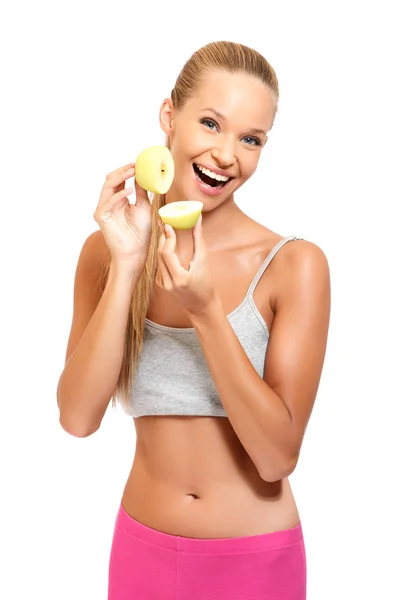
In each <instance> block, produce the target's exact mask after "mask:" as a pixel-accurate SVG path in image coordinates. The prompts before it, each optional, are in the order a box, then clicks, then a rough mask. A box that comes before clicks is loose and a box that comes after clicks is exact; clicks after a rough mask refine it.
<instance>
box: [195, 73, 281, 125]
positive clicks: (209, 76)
mask: <svg viewBox="0 0 400 600" xmlns="http://www.w3.org/2000/svg"><path fill="white" fill-rule="evenodd" d="M187 108H188V109H189V110H196V111H197V110H203V109H204V108H213V109H214V110H216V111H218V112H219V113H221V114H222V115H224V116H225V117H226V119H227V120H242V121H243V120H245V121H246V123H247V126H252V127H260V128H262V129H265V130H267V129H269V125H270V123H271V121H272V118H273V110H274V102H273V99H272V96H271V92H270V91H269V90H268V88H267V87H266V85H265V84H264V83H263V82H262V81H260V80H259V79H258V78H257V77H254V76H252V75H248V74H247V73H227V72H225V71H219V72H212V73H206V74H205V75H204V77H203V78H202V80H201V84H200V86H199V87H198V88H197V89H196V93H195V94H194V95H193V96H192V97H191V98H190V99H189V100H188V102H187ZM249 121H251V123H250V122H249ZM253 121H254V122H253Z"/></svg>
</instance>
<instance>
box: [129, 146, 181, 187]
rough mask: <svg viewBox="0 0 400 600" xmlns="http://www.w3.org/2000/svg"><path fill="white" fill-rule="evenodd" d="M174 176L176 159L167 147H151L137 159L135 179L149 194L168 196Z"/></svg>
mask: <svg viewBox="0 0 400 600" xmlns="http://www.w3.org/2000/svg"><path fill="white" fill-rule="evenodd" d="M174 175H175V165H174V159H173V157H172V154H171V151H170V150H169V148H167V147H166V146H150V147H149V148H145V149H144V150H142V152H140V154H139V155H138V157H137V158H136V162H135V179H136V181H137V182H138V184H139V185H140V187H142V188H143V189H144V190H147V191H148V192H153V193H154V194H166V193H167V192H168V190H169V188H170V187H171V185H172V182H173V179H174Z"/></svg>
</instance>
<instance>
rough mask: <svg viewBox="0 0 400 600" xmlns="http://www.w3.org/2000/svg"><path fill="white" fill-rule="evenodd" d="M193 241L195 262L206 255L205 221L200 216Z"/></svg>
mask: <svg viewBox="0 0 400 600" xmlns="http://www.w3.org/2000/svg"><path fill="white" fill-rule="evenodd" d="M193 240H194V253H193V254H194V256H193V259H194V260H195V259H196V257H197V256H201V255H202V253H204V248H205V244H204V237H203V219H202V215H201V214H200V217H199V220H198V221H197V223H196V225H195V226H194V227H193Z"/></svg>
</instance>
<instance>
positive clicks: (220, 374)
mask: <svg viewBox="0 0 400 600" xmlns="http://www.w3.org/2000/svg"><path fill="white" fill-rule="evenodd" d="M295 244H296V246H297V247H296V248H295V250H296V251H295V252H293V264H292V267H291V269H290V276H289V277H286V278H285V282H284V284H283V285H282V289H280V293H279V295H278V297H277V299H276V304H275V307H274V312H275V316H274V320H273V325H272V328H271V332H270V338H269V342H268V348H267V355H266V361H265V371H264V373H265V374H264V379H262V378H261V377H260V376H259V375H258V373H257V372H256V370H255V369H254V367H253V365H252V364H251V362H250V360H249V358H248V357H247V354H246V353H245V351H244V349H243V347H242V346H241V344H240V342H239V340H238V338H237V337H236V334H235V332H234V330H233V329H232V327H231V324H230V322H229V320H228V319H227V317H226V316H225V314H224V310H223V308H222V305H221V302H220V301H219V299H218V298H217V299H215V300H214V302H213V303H212V304H211V305H209V306H208V309H207V310H206V311H204V312H203V313H202V314H192V315H191V320H192V324H193V327H194V328H195V329H196V332H197V335H198V338H199V341H200V344H201V346H202V349H203V353H204V356H205V359H206V361H207V364H208V367H209V370H210V373H211V375H212V377H213V380H214V383H215V386H216V389H217V392H218V394H219V397H220V400H221V403H222V405H223V407H224V409H225V412H226V414H227V416H228V418H229V421H230V423H231V425H232V427H233V428H234V430H235V432H236V434H237V436H238V438H239V440H240V441H241V443H242V444H243V446H244V448H245V450H246V451H247V453H248V454H249V456H250V458H251V459H252V460H253V462H254V464H255V466H256V467H257V470H258V471H259V473H260V476H261V477H262V478H263V479H264V480H265V481H277V480H280V479H282V478H283V477H287V476H288V475H290V474H291V473H292V472H293V471H294V469H295V467H296V464H297V461H298V458H299V454H300V448H301V445H302V441H303V437H304V433H305V430H306V427H307V423H308V421H309V418H310V415H311V411H312V409H313V405H314V401H315V398H316V395H317V390H318V386H319V382H320V377H321V373H322V368H323V364H324V359H325V352H326V344H327V337H328V328H329V319H330V275H329V266H328V262H327V260H326V257H325V254H324V253H323V252H322V250H321V249H320V248H319V247H318V246H316V245H314V244H312V243H310V242H305V241H301V242H295Z"/></svg>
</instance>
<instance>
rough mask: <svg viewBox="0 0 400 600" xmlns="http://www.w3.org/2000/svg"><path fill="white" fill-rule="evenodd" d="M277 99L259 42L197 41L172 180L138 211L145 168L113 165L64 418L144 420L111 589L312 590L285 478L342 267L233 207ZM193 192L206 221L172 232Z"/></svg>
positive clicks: (76, 327) (79, 281)
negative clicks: (166, 216)
mask: <svg viewBox="0 0 400 600" xmlns="http://www.w3.org/2000/svg"><path fill="white" fill-rule="evenodd" d="M278 98H279V89H278V82H277V78H276V75H275V72H274V70H273V69H272V67H271V66H270V65H269V64H268V62H267V61H266V60H265V59H264V58H263V57H262V56H260V55H259V54H258V53H257V52H256V51H255V50H252V49H250V48H248V47H245V46H243V45H239V44H234V43H228V42H217V43H211V44H208V45H207V46H205V47H203V48H201V49H200V50H198V51H197V52H195V53H194V55H193V56H192V57H191V58H190V59H189V60H188V62H187V63H186V64H185V66H184V67H183V69H182V71H181V73H180V75H179V77H178V79H177V81H176V84H175V87H174V89H173V91H172V94H171V98H167V99H165V100H164V102H163V103H162V105H161V109H160V125H161V128H162V130H163V131H164V133H165V134H166V137H167V146H168V147H169V148H170V150H171V153H172V155H173V158H174V161H175V177H174V181H173V183H172V186H171V188H170V190H169V191H168V192H167V194H166V195H165V196H155V197H154V198H153V199H152V203H150V201H149V197H148V194H147V192H146V191H145V190H143V189H142V188H140V187H139V185H138V184H137V182H136V181H135V193H136V204H135V205H133V204H130V203H129V201H128V199H127V196H129V195H130V193H131V192H132V191H133V189H132V188H128V189H125V182H126V181H127V179H129V178H131V177H133V176H134V163H132V164H129V165H126V166H124V167H122V168H120V169H117V170H116V171H114V172H112V173H110V174H109V175H108V176H107V178H106V182H105V184H104V187H103V190H102V193H101V196H100V200H99V203H98V206H97V208H96V211H95V213H94V218H95V220H96V222H97V223H98V225H99V227H100V231H96V232H95V233H93V234H91V235H90V236H89V237H88V239H87V240H86V241H85V243H84V245H83V248H82V251H81V255H80V257H79V260H78V265H77V271H76V279H75V288H74V311H73V322H72V326H71V332H70V337H69V342H68V348H67V355H66V365H65V368H64V371H63V373H62V375H61V377H60V381H59V385H58V405H59V409H60V423H61V425H62V426H63V428H64V429H65V430H66V431H67V432H69V433H71V434H72V435H74V436H78V437H79V436H88V435H91V434H92V433H94V432H95V431H96V430H97V429H98V428H99V427H100V424H101V421H102V418H103V417H104V414H105V411H106V409H107V407H108V405H109V403H110V400H112V404H113V405H114V406H115V403H116V401H117V400H118V401H120V402H121V403H122V405H123V407H124V408H125V411H126V412H127V414H128V415H131V416H132V417H133V420H134V424H135V428H136V452H135V457H134V460H133V465H132V470H131V472H130V474H129V477H128V480H127V483H126V487H125V490H124V493H123V497H122V499H121V506H120V507H119V512H118V515H117V520H116V526H115V530H114V538H113V544H112V549H111V556H110V570H109V591H108V593H109V596H108V598H109V600H128V599H130V598H160V599H163V600H168V599H170V598H171V599H172V598H174V599H175V598H179V599H181V600H183V599H185V600H187V599H190V600H197V599H200V598H202V599H203V598H204V599H207V600H212V599H218V600H222V599H224V598H229V600H235V599H239V598H240V599H244V598H246V600H258V599H261V598H268V599H269V600H303V599H304V598H306V554H305V545H304V538H303V533H302V528H301V520H300V517H299V513H298V510H297V507H296V503H295V500H294V498H293V495H292V491H291V488H290V484H289V481H288V476H289V475H290V474H291V473H292V472H293V471H294V469H295V466H296V464H297V461H298V458H299V454H300V448H301V444H302V440H303V437H304V433H305V429H306V426H307V423H308V420H309V418H310V415H311V411H312V408H313V405H314V402H315V397H316V394H317V390H318V385H319V381H320V376H321V371H322V368H323V362H324V357H325V350H326V343H327V335H328V327H329V314H330V277H329V267H328V264H327V260H326V257H325V255H324V253H323V252H322V250H321V249H320V248H319V247H318V246H316V245H315V244H313V243H311V242H309V241H305V240H302V239H301V238H298V237H295V236H281V235H278V234H277V233H275V232H273V231H271V230H270V229H268V228H266V227H265V226H263V225H261V224H259V223H257V222H255V221H254V220H252V219H251V218H249V217H248V216H247V215H246V214H244V213H243V212H242V211H241V210H240V209H239V208H238V206H237V205H236V204H235V201H234V193H235V191H236V190H238V189H239V188H240V187H241V186H242V185H243V184H244V183H245V182H246V181H247V180H248V179H249V178H250V177H251V176H252V174H253V173H254V172H255V170H256V168H257V164H258V161H259V158H260V154H261V152H262V150H263V148H264V147H265V145H266V143H267V139H268V132H269V131H270V130H271V128H272V126H273V122H274V118H275V115H276V112H277V104H278ZM183 199H191V200H200V201H201V202H203V203H204V208H203V213H202V218H201V219H200V220H199V222H198V224H197V225H196V227H195V228H194V229H193V230H189V231H174V230H173V229H172V228H170V227H167V226H164V225H161V223H160V221H159V217H158V208H159V207H160V206H162V205H163V204H164V203H170V202H175V201H177V200H183ZM259 202H265V198H264V197H263V196H262V195H260V198H259ZM99 282H100V284H99Z"/></svg>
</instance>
